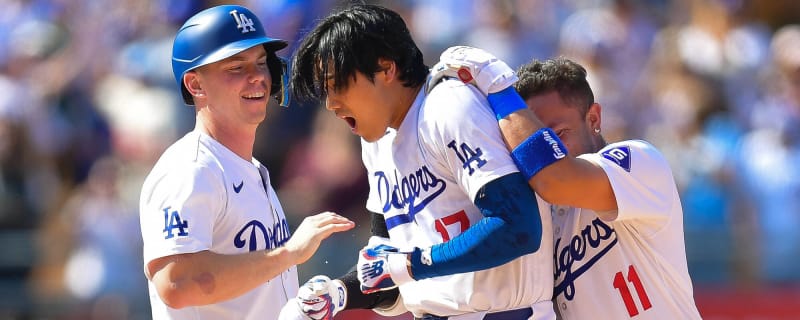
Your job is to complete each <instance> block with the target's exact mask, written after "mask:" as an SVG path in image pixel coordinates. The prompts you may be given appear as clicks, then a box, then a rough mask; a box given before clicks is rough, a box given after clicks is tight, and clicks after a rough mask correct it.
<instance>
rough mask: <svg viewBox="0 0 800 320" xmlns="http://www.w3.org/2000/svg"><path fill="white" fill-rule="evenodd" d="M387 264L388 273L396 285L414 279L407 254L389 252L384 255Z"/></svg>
mask: <svg viewBox="0 0 800 320" xmlns="http://www.w3.org/2000/svg"><path fill="white" fill-rule="evenodd" d="M386 261H387V264H388V265H389V275H391V277H392V281H394V283H395V284H396V285H397V286H401V285H403V284H405V283H409V282H412V281H414V278H413V277H412V276H411V264H410V262H411V261H410V255H409V254H389V255H388V256H387V257H386Z"/></svg>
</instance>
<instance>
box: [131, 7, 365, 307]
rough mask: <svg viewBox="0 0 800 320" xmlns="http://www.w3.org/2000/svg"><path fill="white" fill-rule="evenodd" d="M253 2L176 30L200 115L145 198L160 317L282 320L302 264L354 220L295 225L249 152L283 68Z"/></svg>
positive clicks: (210, 12) (147, 248) (182, 71)
mask: <svg viewBox="0 0 800 320" xmlns="http://www.w3.org/2000/svg"><path fill="white" fill-rule="evenodd" d="M285 46H286V42H285V41H283V40H279V39H272V38H268V37H267V36H266V35H265V32H264V29H263V27H262V25H261V22H260V21H259V20H258V18H257V17H256V16H255V15H254V14H253V13H252V12H250V10H248V9H246V8H244V7H241V6H234V5H227V6H218V7H213V8H210V9H207V10H204V11H202V12H200V13H197V14H196V15H195V16H193V17H191V18H190V19H189V20H188V21H186V23H185V24H184V25H183V27H181V29H180V30H179V31H178V33H177V35H176V37H175V41H174V45H173V52H172V67H173V72H174V73H175V78H176V79H177V83H178V87H179V88H180V90H181V93H182V96H183V99H184V101H185V102H186V104H188V105H193V106H195V110H196V121H197V122H196V126H195V128H194V130H193V131H192V132H189V133H188V134H186V135H185V136H184V137H183V138H181V139H179V140H178V141H177V142H175V143H174V144H173V145H172V146H170V147H169V148H168V149H167V150H166V151H165V152H164V154H163V155H162V156H161V158H160V159H159V160H158V162H157V163H156V164H155V166H154V167H153V169H152V171H151V172H150V174H149V175H148V176H147V178H146V180H145V182H144V186H143V187H142V193H141V198H140V221H141V229H142V238H143V240H144V272H145V275H146V276H147V279H148V286H149V291H150V301H151V306H152V314H153V318H154V319H276V318H277V315H278V310H280V308H281V307H282V306H283V305H284V304H285V303H286V301H287V300H288V299H290V298H291V297H293V296H294V295H295V294H296V292H297V289H298V279H297V270H296V267H295V265H296V264H299V263H302V262H304V261H306V260H308V259H309V258H310V256H311V255H312V254H313V253H314V252H315V251H316V250H317V248H318V247H319V245H320V242H321V241H322V240H323V239H325V238H327V237H328V236H329V235H330V234H332V233H333V232H339V231H344V230H349V229H350V228H352V227H353V226H354V224H353V223H352V222H351V221H349V220H347V219H346V218H344V217H341V216H339V215H337V214H334V213H331V212H327V213H321V214H318V215H315V216H311V217H308V218H306V219H305V220H304V221H303V222H302V223H301V225H300V226H299V227H298V229H297V230H296V231H295V233H294V235H290V231H289V226H288V224H287V222H286V217H285V215H284V212H283V210H282V208H281V205H280V203H279V202H278V199H277V197H276V194H275V191H274V190H273V189H272V186H271V183H270V176H269V172H268V171H267V169H266V168H265V167H264V166H263V165H262V164H261V163H260V162H259V161H258V160H256V159H255V158H253V156H252V153H253V143H254V141H255V136H256V128H257V127H258V125H259V124H260V123H261V122H262V121H263V120H264V118H265V116H266V112H267V99H269V97H270V96H281V93H282V92H283V91H282V90H285V89H284V88H282V86H281V81H280V79H281V77H282V75H283V73H285V71H284V69H283V66H282V63H281V60H280V59H279V58H278V56H277V55H276V54H275V51H277V50H280V49H282V48H284V47H285Z"/></svg>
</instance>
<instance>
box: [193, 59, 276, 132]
mask: <svg viewBox="0 0 800 320" xmlns="http://www.w3.org/2000/svg"><path fill="white" fill-rule="evenodd" d="M197 74H198V80H199V81H200V86H201V88H202V89H203V93H204V95H205V98H206V99H207V100H206V104H207V106H208V108H210V109H211V111H212V112H213V113H214V115H215V117H216V118H217V119H220V120H222V119H224V120H225V121H228V122H229V123H231V124H253V125H258V124H259V123H261V121H263V120H264V117H265V116H266V113H267V102H268V99H269V88H270V86H271V84H272V79H271V78H270V73H269V68H268V67H267V53H266V51H265V50H264V47H263V46H255V47H252V48H250V49H247V50H245V51H242V52H240V53H238V54H236V55H234V56H231V57H229V58H226V59H223V60H221V61H218V62H215V63H212V64H208V65H205V66H202V67H200V68H198V69H197Z"/></svg>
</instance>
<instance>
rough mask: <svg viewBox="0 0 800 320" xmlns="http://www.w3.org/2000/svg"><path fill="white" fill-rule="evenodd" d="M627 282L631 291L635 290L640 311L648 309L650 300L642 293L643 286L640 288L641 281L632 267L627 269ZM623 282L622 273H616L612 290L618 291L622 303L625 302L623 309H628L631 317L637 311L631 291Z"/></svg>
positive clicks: (637, 312) (645, 293)
mask: <svg viewBox="0 0 800 320" xmlns="http://www.w3.org/2000/svg"><path fill="white" fill-rule="evenodd" d="M627 278H628V281H627V282H630V283H631V284H632V285H633V289H634V290H636V295H637V296H639V301H640V302H641V303H642V309H643V310H647V309H650V307H652V306H653V305H652V304H650V298H649V297H647V292H645V291H644V286H642V280H640V279H639V275H638V274H637V273H636V269H635V268H634V267H633V265H631V266H629V267H628V277H627ZM627 282H625V277H624V276H623V275H622V271H620V272H617V274H615V275H614V288H617V290H619V294H620V295H621V296H622V301H623V302H625V308H627V309H628V314H629V315H630V316H631V317H633V316H635V315H637V314H639V309H638V308H636V304H635V303H634V302H633V296H632V295H631V290H630V289H629V288H628V283H627Z"/></svg>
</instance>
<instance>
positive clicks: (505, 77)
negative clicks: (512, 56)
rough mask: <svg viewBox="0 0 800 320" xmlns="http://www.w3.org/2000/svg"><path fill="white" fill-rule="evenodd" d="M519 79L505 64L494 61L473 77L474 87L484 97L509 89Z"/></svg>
mask: <svg viewBox="0 0 800 320" xmlns="http://www.w3.org/2000/svg"><path fill="white" fill-rule="evenodd" d="M517 80H519V78H517V75H516V74H515V73H514V70H512V69H511V68H510V67H509V66H508V65H507V64H506V63H505V62H503V61H500V60H495V61H492V62H491V63H489V65H487V66H485V67H483V69H481V70H480V71H479V72H478V74H477V75H475V85H476V86H477V87H478V89H480V90H481V92H483V93H484V94H486V95H489V94H490V93H495V92H500V91H502V90H503V89H506V88H509V87H511V85H512V84H514V82H517Z"/></svg>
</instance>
